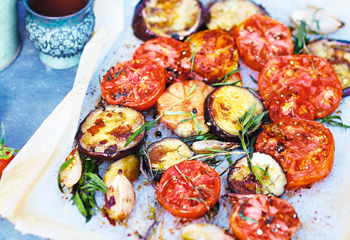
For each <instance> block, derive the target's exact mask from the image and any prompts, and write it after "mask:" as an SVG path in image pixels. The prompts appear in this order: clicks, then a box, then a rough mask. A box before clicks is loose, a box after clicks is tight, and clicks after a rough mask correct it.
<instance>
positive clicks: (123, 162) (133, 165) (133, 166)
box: [104, 154, 140, 183]
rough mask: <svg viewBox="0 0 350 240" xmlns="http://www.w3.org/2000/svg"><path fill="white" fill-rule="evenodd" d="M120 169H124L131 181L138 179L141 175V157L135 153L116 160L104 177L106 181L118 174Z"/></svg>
mask: <svg viewBox="0 0 350 240" xmlns="http://www.w3.org/2000/svg"><path fill="white" fill-rule="evenodd" d="M119 170H122V172H123V174H124V175H125V177H126V178H127V179H129V181H130V182H131V183H132V182H134V181H136V180H137V178H138V177H139V175H140V159H139V158H138V157H137V156H136V155H135V154H131V155H129V156H127V157H124V158H122V159H119V160H118V161H116V162H114V163H113V164H111V166H110V167H109V170H108V172H107V173H106V175H105V177H104V178H105V179H106V180H105V181H107V179H110V178H113V177H114V176H116V175H117V174H118V171H119Z"/></svg>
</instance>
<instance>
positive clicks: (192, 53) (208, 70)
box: [179, 29, 241, 84]
mask: <svg viewBox="0 0 350 240" xmlns="http://www.w3.org/2000/svg"><path fill="white" fill-rule="evenodd" d="M179 61H180V64H181V67H182V69H183V71H184V72H185V73H186V74H187V77H188V79H191V80H193V79H194V80H201V81H204V82H206V83H208V84H213V83H217V82H219V81H220V80H221V79H223V78H224V77H225V75H226V74H229V73H231V72H232V71H234V70H236V69H237V68H239V63H238V61H239V56H238V50H237V48H236V45H235V41H234V39H233V37H232V36H231V35H230V34H229V33H227V32H225V31H223V30H219V29H215V30H205V31H201V32H198V33H195V34H192V35H191V36H189V37H188V38H187V39H186V41H185V42H184V45H183V48H182V50H181V54H180V58H179ZM231 78H232V79H234V80H240V79H241V75H240V73H239V72H237V73H235V74H233V75H232V76H231V77H229V78H228V79H231Z"/></svg>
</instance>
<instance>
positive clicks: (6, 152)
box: [0, 122, 19, 160]
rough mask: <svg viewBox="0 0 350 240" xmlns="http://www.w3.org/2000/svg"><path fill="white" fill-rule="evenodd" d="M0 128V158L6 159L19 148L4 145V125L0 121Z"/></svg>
mask: <svg viewBox="0 0 350 240" xmlns="http://www.w3.org/2000/svg"><path fill="white" fill-rule="evenodd" d="M1 129H2V130H1V140H0V159H2V160H8V159H10V158H11V157H12V156H13V154H14V153H18V152H19V150H17V149H14V148H9V147H6V146H5V127H4V124H3V122H1Z"/></svg>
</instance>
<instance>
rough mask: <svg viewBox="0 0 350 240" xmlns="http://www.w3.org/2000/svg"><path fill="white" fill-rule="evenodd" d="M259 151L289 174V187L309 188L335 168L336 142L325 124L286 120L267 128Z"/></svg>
mask: <svg viewBox="0 0 350 240" xmlns="http://www.w3.org/2000/svg"><path fill="white" fill-rule="evenodd" d="M263 129H264V130H263V131H262V132H261V133H260V134H259V136H258V138H257V141H256V144H255V149H256V151H258V152H262V153H266V154H269V155H271V156H274V157H275V158H276V159H277V160H278V161H279V162H280V163H281V164H282V167H283V170H284V171H285V172H286V173H287V181H288V184H287V188H286V189H294V188H301V187H305V186H307V185H309V184H311V183H314V182H317V181H319V180H321V179H324V178H326V177H327V176H328V175H329V173H330V172H331V171H332V168H333V160H334V139H333V135H332V133H331V132H330V131H329V130H328V129H327V128H326V127H325V126H324V125H323V124H321V123H319V122H316V121H309V120H304V119H297V118H284V119H281V120H279V121H278V123H271V124H268V125H265V126H263Z"/></svg>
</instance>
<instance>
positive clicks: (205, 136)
mask: <svg viewBox="0 0 350 240" xmlns="http://www.w3.org/2000/svg"><path fill="white" fill-rule="evenodd" d="M209 139H213V140H215V139H219V138H218V137H217V136H216V135H215V134H214V133H205V134H201V135H198V136H192V137H188V138H184V139H182V141H184V142H193V141H200V140H209Z"/></svg>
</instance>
